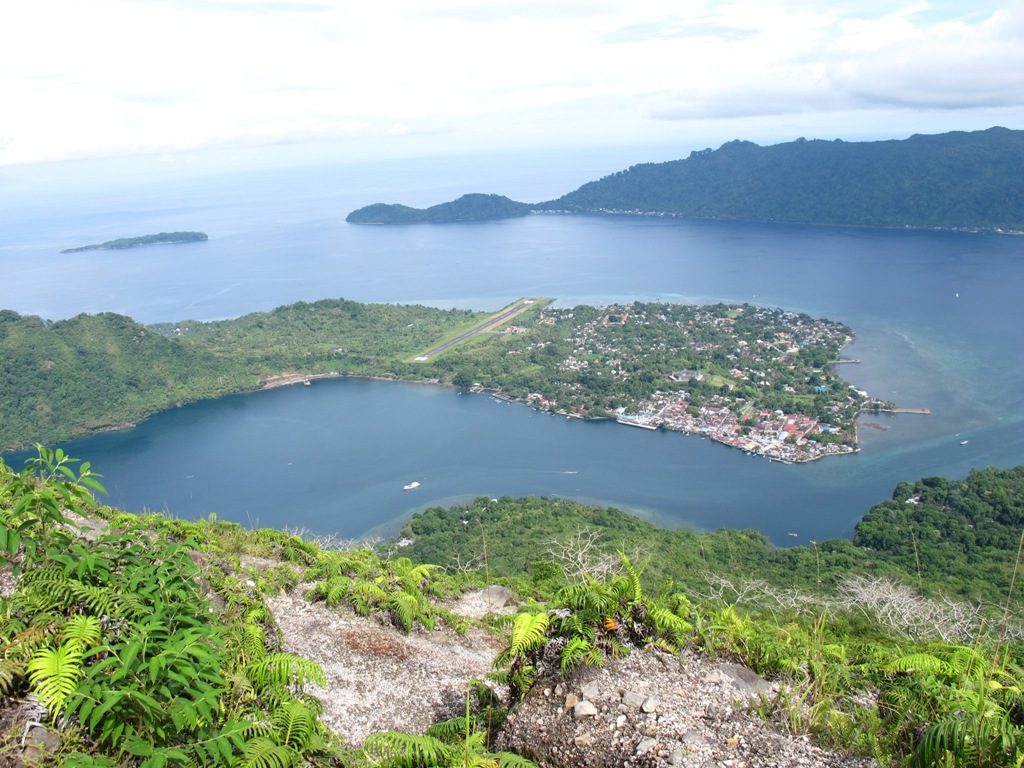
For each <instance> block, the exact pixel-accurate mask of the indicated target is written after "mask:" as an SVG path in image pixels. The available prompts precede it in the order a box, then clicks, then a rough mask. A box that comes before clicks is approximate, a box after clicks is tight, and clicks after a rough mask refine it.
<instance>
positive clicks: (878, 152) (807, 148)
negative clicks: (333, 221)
mask: <svg viewBox="0 0 1024 768" xmlns="http://www.w3.org/2000/svg"><path fill="white" fill-rule="evenodd" d="M469 197H486V196H473V195H467V196H466V198H469ZM491 197H497V196H491ZM466 198H460V199H459V200H456V201H454V202H452V203H443V204H442V205H439V206H434V207H432V208H427V209H425V210H419V209H414V208H407V207H405V206H400V205H390V206H385V205H380V204H378V205H371V206H367V207H366V208H361V209H359V210H358V211H354V212H353V213H352V214H350V216H349V218H348V221H351V222H357V223H361V222H374V223H404V222H408V221H428V222H429V221H461V220H470V218H471V219H472V220H476V221H479V220H483V219H487V218H490V219H496V218H505V217H506V216H509V215H517V216H518V215H525V214H526V213H530V212H535V213H548V214H591V215H604V214H618V215H634V216H663V217H677V218H684V219H727V220H737V221H759V222H785V223H793V224H829V225H839V226H867V227H899V228H904V227H907V228H929V229H933V228H934V229H954V230H965V231H984V232H996V233H1021V232H1024V131H1019V130H1010V129H1007V128H989V129H988V130H984V131H972V132H963V131H953V132H950V133H943V134H937V135H932V136H923V135H914V136H911V137H909V138H907V139H903V140H890V141H869V142H847V141H840V140H838V139H837V140H834V141H825V140H820V139H815V140H810V141H808V140H806V139H802V138H801V139H797V140H795V141H790V142H786V143H782V144H775V145H772V146H759V145H757V144H754V143H752V142H749V141H730V142H727V143H726V144H723V145H722V146H721V147H719V148H718V149H710V148H707V149H702V150H698V151H695V152H691V153H690V155H689V156H688V157H687V158H685V159H681V160H672V161H669V162H664V163H645V164H642V165H635V166H632V167H630V168H628V169H626V170H623V171H619V172H617V173H613V174H611V175H609V176H606V177H604V178H602V179H599V180H597V181H592V182H589V183H587V184H584V185H583V186H582V187H580V188H579V189H577V190H575V191H573V192H570V193H568V194H566V195H563V196H562V197H559V198H557V199H555V200H549V201H546V202H540V203H536V204H533V205H529V204H526V203H513V202H512V201H511V200H508V199H507V198H498V199H499V200H504V201H506V203H507V204H508V205H510V206H512V208H508V209H506V208H505V207H503V206H498V205H496V206H494V207H493V208H489V207H487V206H483V205H481V206H479V207H475V208H474V211H475V214H476V215H474V216H472V217H463V218H447V217H446V215H445V213H444V211H449V212H450V211H452V210H457V209H458V208H460V206H461V205H462V204H463V201H466ZM513 209H514V210H515V211H516V212H515V213H510V212H509V210H513ZM434 211H436V215H437V217H436V218H435V217H434V216H435V215H434V214H432V213H431V212H434Z"/></svg>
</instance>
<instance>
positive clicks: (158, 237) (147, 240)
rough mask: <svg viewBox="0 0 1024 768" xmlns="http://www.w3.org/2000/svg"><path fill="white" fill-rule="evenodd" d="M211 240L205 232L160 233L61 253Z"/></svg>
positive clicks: (66, 249) (80, 247)
mask: <svg viewBox="0 0 1024 768" xmlns="http://www.w3.org/2000/svg"><path fill="white" fill-rule="evenodd" d="M209 239H210V238H209V236H208V235H207V234H206V233H205V232H158V233H157V234H155V235H142V236H141V237H122V238H118V239H117V240H107V241H106V242H105V243H96V244H94V245H80V246H78V247H77V248H65V249H64V250H63V251H61V253H82V252H83V251H120V250H125V249H128V248H142V247H144V246H147V245H167V244H177V243H205V242H206V241H207V240H209Z"/></svg>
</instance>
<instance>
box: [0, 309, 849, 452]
mask: <svg viewBox="0 0 1024 768" xmlns="http://www.w3.org/2000/svg"><path fill="white" fill-rule="evenodd" d="M489 316H490V315H489V314H485V313H475V312H468V311H463V310H440V309H431V308H428V307H417V306H399V305H391V304H360V303H357V302H352V301H345V300H341V299H338V300H325V301H318V302H316V303H313V304H307V303H304V302H300V303H298V304H293V305H290V306H286V307H280V308H278V309H275V310H273V311H271V312H259V313H255V314H251V315H246V316H244V317H240V318H237V319H234V320H224V321H217V322H208V323H201V322H193V321H184V322H181V323H172V324H162V325H156V326H148V327H147V326H143V325H140V324H138V323H136V322H134V321H132V320H131V319H129V318H126V317H123V316H120V315H114V314H110V313H104V314H100V315H79V316H77V317H74V318H71V319H69V320H61V321H57V322H49V321H44V320H41V319H39V318H36V317H26V316H21V315H18V314H17V313H15V312H10V311H0V450H11V449H15V448H18V447H24V446H26V445H30V444H32V443H35V442H43V443H52V442H55V441H58V440H63V439H66V438H69V437H72V436H75V435H80V434H83V433H87V432H91V431H94V430H99V429H106V428H113V427H118V426H123V425H126V424H131V423H134V422H136V421H138V420H140V419H142V418H145V417H146V416H148V415H149V414H151V413H154V412H156V411H160V410H163V409H166V408H171V407H174V406H178V405H181V404H184V403H188V402H192V401H195V400H199V399H203V398H209V397H217V396H220V395H224V394H228V393H231V392H242V391H247V390H253V389H257V388H259V387H260V386H264V385H273V384H275V383H286V382H288V381H294V380H296V378H298V379H301V378H302V377H303V376H316V375H353V376H379V377H387V378H394V379H404V380H411V381H429V382H441V383H451V384H455V385H456V386H462V387H471V386H473V385H474V384H479V385H481V386H483V387H486V388H490V389H494V390H498V391H501V392H504V393H506V394H508V395H509V396H512V397H517V398H521V399H523V400H527V401H529V402H531V403H533V404H536V405H539V406H541V407H544V408H549V409H552V410H555V409H559V410H563V411H567V412H572V413H576V414H578V415H583V416H590V417H595V416H598V417H599V416H606V415H609V414H616V413H620V414H622V416H623V418H624V419H626V418H630V419H633V420H635V421H638V422H644V423H649V424H651V425H652V426H658V425H664V426H666V427H668V428H671V429H680V430H687V431H702V432H705V433H706V434H708V436H709V437H711V438H713V439H718V440H721V441H722V442H726V443H728V444H730V445H736V446H737V447H741V448H744V449H746V450H757V451H759V452H764V453H765V454H766V455H768V456H773V457H776V458H782V459H786V460H803V459H806V458H809V457H816V456H819V455H826V454H829V453H841V452H845V451H850V450H852V447H853V439H854V438H853V434H854V432H853V419H854V417H855V415H856V413H857V410H858V408H859V407H860V405H861V404H862V402H863V400H864V399H863V397H861V396H860V395H857V394H856V393H855V392H854V391H853V390H851V389H849V388H847V387H846V386H845V385H843V383H842V381H841V380H840V379H839V378H838V377H837V376H836V375H835V374H834V373H833V372H832V371H831V369H830V368H829V367H828V366H827V363H828V362H829V361H831V360H834V359H835V358H836V357H837V356H838V354H839V350H840V349H841V347H842V346H843V344H845V343H846V341H847V340H848V338H849V335H850V330H849V329H848V328H846V327H845V326H843V325H841V324H838V323H832V322H829V321H825V320H814V319H812V318H810V317H808V316H807V315H802V314H795V313H789V312H783V311H781V310H766V309H760V308H756V307H750V306H746V305H745V306H742V307H732V306H728V305H722V304H718V305H714V306H709V307H696V306H683V305H670V304H641V303H634V304H631V305H628V306H622V307H606V308H596V307H576V308H574V309H572V310H564V309H552V308H551V307H549V306H547V304H546V302H544V301H538V302H537V303H536V304H535V305H533V306H531V307H530V308H529V309H527V310H526V311H525V312H523V313H522V314H521V315H518V316H517V317H515V318H514V319H510V320H509V321H508V322H507V323H505V324H504V325H505V326H506V327H505V332H499V333H496V332H493V331H488V332H486V333H481V334H479V335H477V336H475V337H473V338H471V339H467V340H466V341H465V342H464V343H462V344H460V345H458V346H456V347H453V348H452V349H449V350H447V351H445V352H444V353H442V354H439V355H437V356H434V357H431V359H430V360H429V361H425V362H417V361H416V360H415V358H416V357H417V356H419V355H421V354H422V353H423V352H425V351H426V350H428V349H430V348H432V347H434V346H435V345H436V344H437V343H438V342H439V341H440V340H443V339H451V338H455V337H457V336H458V335H460V334H461V333H463V332H465V331H467V330H470V329H472V328H473V327H475V326H477V325H479V324H480V323H481V322H482V321H483V320H485V319H486V318H488V317H489ZM611 318H614V320H612V319H611ZM687 369H693V370H692V371H691V372H689V373H685V371H686V370H687ZM282 375H284V376H285V377H284V378H283V379H282V378H280V377H281V376H282ZM289 376H290V378H289ZM275 377H278V378H275ZM824 420H827V421H828V422H829V423H830V426H829V427H828V431H824V428H822V427H821V426H820V424H819V423H820V422H822V421H824ZM786 429H788V430H790V432H788V433H787V434H789V435H790V436H789V437H787V439H786V440H785V441H779V440H778V434H779V432H780V430H783V431H785V430H786Z"/></svg>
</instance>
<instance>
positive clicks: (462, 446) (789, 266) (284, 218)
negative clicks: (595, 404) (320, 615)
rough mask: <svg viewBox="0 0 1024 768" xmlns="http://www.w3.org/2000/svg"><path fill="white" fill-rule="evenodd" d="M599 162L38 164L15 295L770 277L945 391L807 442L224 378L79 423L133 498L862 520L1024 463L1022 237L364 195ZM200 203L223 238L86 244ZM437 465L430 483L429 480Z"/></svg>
mask: <svg viewBox="0 0 1024 768" xmlns="http://www.w3.org/2000/svg"><path fill="white" fill-rule="evenodd" d="M531 162H532V165H531ZM599 165H600V162H599V160H596V159H594V158H592V157H588V158H581V157H570V158H564V159H563V160H562V161H561V164H559V162H556V161H554V160H553V159H552V158H550V157H547V158H538V157H534V158H533V159H532V160H531V161H526V160H513V159H512V158H505V159H503V160H501V161H499V160H493V161H492V162H491V163H490V164H486V163H475V164H474V163H472V162H470V161H468V160H467V161H465V162H462V163H461V164H460V163H455V164H454V165H450V166H449V168H448V169H449V171H451V172H449V173H448V174H447V175H445V173H444V171H445V166H443V165H438V163H436V162H433V163H431V162H426V161H423V162H422V163H420V164H418V165H417V164H415V163H412V164H407V165H401V166H399V165H395V164H390V165H383V166H358V167H357V166H337V167H328V168H316V169H308V168H307V169H275V170H264V171H260V172H258V173H250V174H225V175H220V176H217V177H212V178H208V177H202V176H196V177H182V178H178V177H176V178H172V179H169V180H165V181H162V182H160V183H157V182H146V181H133V182H130V183H129V182H125V183H123V184H110V183H108V184H107V185H106V186H102V185H100V186H98V187H95V188H90V187H89V184H88V182H87V181H81V180H79V181H78V182H77V184H78V186H75V187H74V189H69V190H65V191H63V192H60V191H53V190H52V185H47V184H43V183H42V182H40V183H39V184H37V185H36V186H32V185H31V184H28V182H25V184H24V185H23V189H22V192H24V191H25V190H26V189H30V190H34V191H33V193H32V194H27V193H25V194H21V195H18V194H16V192H17V185H15V187H14V191H12V187H10V185H8V186H7V187H0V200H5V199H6V201H7V202H9V203H10V205H6V206H5V207H4V210H3V212H2V213H0V269H2V271H3V281H2V284H0V306H2V307H3V308H10V309H15V310H17V311H19V312H25V313H35V314H40V315H42V316H45V317H51V318H58V317H67V316H70V315H73V314H76V313H77V312H82V311H89V312H95V311H117V312H122V313H124V314H128V315H131V316H133V317H135V318H137V319H139V320H142V321H144V322H156V321H165V320H180V319H186V318H189V319H210V318H217V317H228V316H236V315H239V314H243V313H245V312H249V311H254V310H262V309H269V308H271V307H274V306H277V305H280V304H283V303H287V302H290V301H296V300H313V299H318V298H324V297H333V296H344V297H346V298H351V299H356V300H361V301H396V302H420V303H426V304H431V305H436V306H464V307H474V308H479V309H494V308H497V307H498V306H501V305H502V304H504V303H506V302H507V301H510V300H512V299H514V298H516V297H518V296H522V295H547V296H554V297H556V298H557V299H558V301H559V303H562V304H573V303H579V302H587V303H601V302H607V301H610V300H628V301H632V300H634V299H645V300H647V299H664V300H671V301H686V302H692V301H702V302H703V301H735V302H751V303H757V304H765V305H769V306H781V307H785V308H787V309H793V310H798V311H806V312H808V313H810V314H814V315H819V316H826V317H829V318H832V319H835V320H841V321H844V322H846V323H848V324H849V325H851V326H852V327H853V328H854V329H855V331H856V333H857V339H856V341H855V342H854V343H853V344H852V345H851V346H850V347H849V348H848V349H847V350H846V355H847V356H849V357H854V358H858V359H860V360H861V363H860V364H859V365H848V366H845V367H844V368H843V370H842V373H843V375H844V376H845V377H846V378H847V379H848V380H849V381H851V382H852V383H854V384H856V385H857V386H859V387H863V388H865V389H867V390H869V391H870V392H871V393H872V394H874V395H877V396H879V397H882V398H883V399H890V400H894V401H896V402H898V403H899V404H900V405H904V406H911V407H914V406H924V407H928V408H930V409H931V410H932V414H931V415H930V416H909V415H908V416H895V417H871V418H867V417H865V418H862V419H861V442H862V447H863V450H862V452H861V453H860V454H858V455H857V456H854V457H843V458H836V459H829V460H826V461H822V462H817V463H815V464H812V465H802V466H793V467H789V466H783V465H779V464H775V463H769V462H767V461H765V460H763V459H757V458H755V457H747V456H744V455H743V454H742V453H740V452H738V451H734V450H731V449H727V448H724V447H722V446H719V445H716V444H713V443H710V442H709V441H706V440H704V441H702V440H700V439H698V438H693V437H690V438H687V437H685V436H682V435H677V434H664V433H650V432H647V431H641V430H632V429H629V428H625V427H621V426H617V425H613V424H606V423H582V422H577V421H566V420H565V419H559V418H556V417H551V416H547V415H544V414H540V413H537V412H534V411H531V410H530V409H528V408H525V407H521V406H511V405H503V404H498V403H495V402H494V401H492V400H490V399H489V398H487V397H477V396H469V395H457V394H456V393H455V391H454V390H449V389H436V388H429V387H421V386H412V385H402V384H390V383H383V382H366V381H354V380H343V381H332V382H317V383H316V384H315V385H314V386H313V387H308V388H305V387H302V388H295V389H287V390H277V391H272V392H265V393H258V394H252V395H244V396H236V397H230V398H224V399H221V400H218V401H214V402H207V403H200V404H196V405H193V406H189V407H186V408H182V409H178V410H175V411H171V412H168V413H165V414H159V415H157V416H155V417H153V418H151V419H149V420H147V421H146V422H144V423H143V424H142V425H140V426H139V427H138V428H136V429H134V430H129V431H126V432H122V433H114V434H104V435H98V436H95V437H92V438H88V439H85V440H81V441H75V442H73V443H71V444H70V445H69V446H68V448H69V450H71V451H72V452H73V453H74V454H75V455H78V456H83V457H85V458H88V459H89V460H91V461H92V462H93V464H94V465H95V466H96V468H97V469H98V470H99V471H101V472H103V473H105V474H106V476H107V483H108V485H109V486H110V489H111V498H110V501H111V502H112V503H115V504H118V505H122V506H125V507H126V508H128V509H135V510H139V509H143V508H150V509H166V510H168V511H170V512H172V513H174V514H179V515H183V516H194V515H202V514H207V513H209V512H213V511H215V512H217V513H218V514H221V515H222V516H224V517H228V518H231V519H236V520H239V521H241V522H249V521H253V522H255V521H258V522H259V523H260V524H264V525H285V524H289V525H296V526H306V527H309V528H311V529H314V530H317V531H320V532H327V531H337V532H341V533H342V534H344V535H352V536H355V535H360V534H362V533H365V532H366V531H367V530H370V529H373V528H375V527H377V526H379V525H381V524H387V523H388V521H393V520H395V519H397V518H399V517H401V516H402V515H404V514H408V513H409V512H410V511H411V510H413V509H416V508H419V507H421V506H424V505H427V504H433V503H442V502H449V501H451V500H453V499H464V498H471V497H473V496H475V495H478V494H479V495H486V496H497V495H503V494H509V495H524V494H531V493H540V494H553V495H563V496H572V497H575V498H583V499H591V500H600V501H604V502H608V503H614V504H617V505H620V506H624V507H626V508H629V509H631V510H632V511H635V512H637V513H639V514H643V515H646V516H648V517H651V518H652V519H655V520H656V521H658V522H660V523H662V524H668V525H673V524H685V525H693V526H696V527H700V528H717V527H719V526H730V527H753V528H757V529H759V530H762V531H764V532H765V533H767V534H768V535H770V536H771V537H772V538H773V539H774V540H776V541H778V542H779V543H795V542H796V541H806V540H808V539H811V538H813V539H821V538H826V537H828V536H834V535H845V534H848V533H849V532H850V531H851V530H852V526H853V525H854V523H855V522H856V520H857V518H858V517H859V516H860V515H862V514H863V513H864V512H865V511H866V510H867V508H868V507H869V506H870V505H871V504H872V503H875V502H877V501H880V500H883V499H884V498H887V497H888V496H889V494H890V493H891V492H892V488H893V486H894V485H895V483H896V482H898V481H900V480H913V479H916V478H918V477H922V476H928V475H944V476H947V477H960V476H963V475H964V474H965V473H966V472H967V471H968V470H969V469H970V468H972V467H982V466H988V465H995V466H1015V465H1017V464H1021V463H1024V429H1022V428H1024V423H1022V422H1024V307H1022V303H1021V290H1022V288H1024V240H1022V239H1020V238H1016V237H1000V236H994V235H978V234H966V233H951V232H923V231H894V230H870V229H853V228H836V227H806V226H789V225H766V224H748V223H735V222H685V221H678V220H669V219H650V218H634V217H559V216H531V217H528V218H525V219H517V220H510V221H504V222H491V223H483V224H472V225H446V226H428V225H416V226H407V227H358V226H352V225H347V224H345V223H344V221H343V218H344V214H345V213H347V211H348V210H351V209H352V208H354V207H357V206H358V205H363V204H365V203H368V202H373V201H375V200H385V201H389V202H390V201H399V200H401V201H403V202H411V203H414V204H429V203H433V202H438V201H439V200H440V199H446V198H449V197H453V196H454V195H455V194H458V193H459V192H462V191H474V190H487V191H491V190H493V191H498V192H503V193H506V194H509V195H510V196H512V197H519V198H520V199H540V198H541V197H545V196H554V195H555V194H557V193H558V192H560V191H564V190H565V189H567V188H570V187H571V186H572V184H566V186H563V187H560V188H559V189H549V188H548V187H547V186H545V185H552V184H554V183H555V182H556V181H557V182H560V183H564V182H568V181H569V180H571V179H573V178H575V177H576V176H581V175H582V174H583V173H590V174H591V175H599V174H596V173H594V170H595V166H599ZM541 167H544V168H549V169H550V175H549V177H548V178H547V180H546V181H543V182H542V181H539V180H538V179H539V178H540V177H539V176H538V175H536V174H531V173H529V172H527V170H529V169H531V168H532V169H538V168H541ZM453 168H454V170H452V169H453ZM524 169H526V170H524ZM609 170H611V169H609ZM26 173H27V174H28V175H29V176H30V175H31V174H30V173H28V172H27V171H26ZM439 178H441V179H443V182H442V183H440V184H438V182H437V179H439ZM585 178H587V177H583V178H581V179H579V181H582V180H584V179H585ZM498 180H506V181H507V182H508V183H509V185H510V186H511V187H512V189H509V188H507V187H505V188H502V185H501V184H499V183H498ZM29 181H31V179H30V180H29ZM579 181H576V182H575V183H579ZM83 189H87V190H90V189H91V192H90V193H89V194H83V193H82V190H83ZM5 195H7V198H5V197H4V196H5ZM172 229H198V230H203V231H206V232H208V233H209V234H210V238H211V239H210V241H209V242H208V243H202V244H194V245H184V246H167V247H157V248H149V249H143V250H139V251H133V252H127V253H126V252H102V251H101V252H93V253H90V254H59V253H58V251H59V250H60V249H61V248H65V247H69V246H74V245H80V244H84V243H88V242H99V241H102V240H106V239H111V238H112V237H119V236H131V235H138V234H145V233H149V232H156V231H167V230H172ZM963 440H967V441H968V443H967V444H966V445H961V441H963ZM9 458H10V460H12V461H17V460H18V459H20V457H18V456H14V457H9ZM565 473H575V474H565ZM411 480H418V481H420V482H421V483H422V485H421V487H420V488H418V489H417V490H416V491H412V492H408V493H403V492H402V490H401V487H402V485H404V484H405V483H407V482H410V481H411ZM791 532H792V533H797V534H798V536H797V537H791V536H788V535H787V534H789V533H791Z"/></svg>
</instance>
